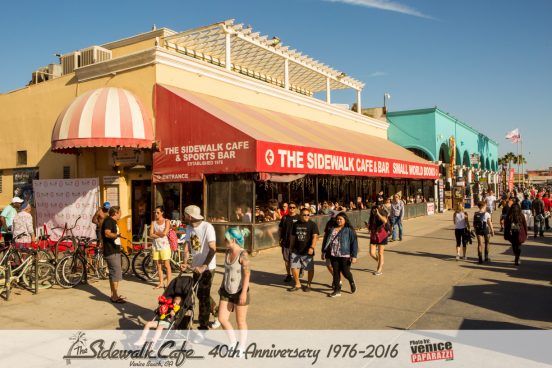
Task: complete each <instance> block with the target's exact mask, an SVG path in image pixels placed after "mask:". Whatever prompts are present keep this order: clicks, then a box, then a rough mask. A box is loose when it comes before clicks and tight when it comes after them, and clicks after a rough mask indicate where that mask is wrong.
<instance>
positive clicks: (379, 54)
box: [0, 0, 552, 168]
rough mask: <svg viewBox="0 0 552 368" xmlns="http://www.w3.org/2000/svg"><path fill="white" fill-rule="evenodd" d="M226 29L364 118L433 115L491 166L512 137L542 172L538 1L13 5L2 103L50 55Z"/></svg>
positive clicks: (544, 144) (550, 45)
mask: <svg viewBox="0 0 552 368" xmlns="http://www.w3.org/2000/svg"><path fill="white" fill-rule="evenodd" d="M230 18H234V19H236V22H239V23H245V24H250V25H251V26H252V27H253V29H254V30H255V31H259V32H261V33H262V34H266V35H269V36H270V37H272V36H274V35H277V36H278V37H279V38H280V39H281V40H282V43H283V44H284V45H288V46H290V47H291V48H295V49H297V50H299V51H301V52H303V53H305V54H307V55H309V56H311V57H313V58H315V59H317V60H319V61H321V62H323V63H325V64H327V65H330V66H331V67H333V68H335V69H338V70H342V71H344V72H345V73H347V74H348V75H351V76H352V77H354V78H356V79H360V80H362V81H363V82H365V83H366V87H365V89H364V91H363V101H362V104H363V106H365V107H368V106H381V105H382V100H383V94H384V93H385V92H389V93H390V94H391V100H390V101H389V108H390V110H391V111H397V110H406V109H417V108H427V107H433V106H438V107H439V108H440V109H441V110H444V111H446V112H448V113H450V114H451V115H453V116H455V117H456V118H458V119H459V120H461V121H463V122H465V123H467V124H469V125H471V126H473V127H474V128H476V129H477V130H479V131H481V132H483V133H485V134H487V135H488V136H489V137H490V138H492V139H494V140H495V141H497V142H498V143H499V144H500V146H499V153H500V154H501V155H502V154H504V153H505V152H508V151H514V152H515V146H514V145H512V144H511V143H509V142H508V141H507V140H505V139H504V135H505V134H506V133H507V132H508V131H509V130H512V129H514V128H520V131H521V134H522V136H523V138H524V151H525V152H524V153H525V156H526V157H527V159H528V161H529V164H528V167H529V168H540V167H548V166H552V160H551V153H552V150H551V149H550V148H549V147H550V146H551V144H550V142H551V141H552V137H549V136H548V134H547V133H548V130H549V127H550V126H551V125H552V112H551V111H552V110H551V109H550V108H549V106H551V105H552V68H551V66H552V21H551V20H550V19H551V18H552V1H548V0H525V1H523V0H500V1H498V0H462V1H453V0H446V1H443V0H418V1H414V0H393V1H388V0H273V1H266V0H256V1H239V0H236V1H230V0H226V1H214V0H202V1H196V0H186V1H184V0H181V1H162V2H161V1H160V2H157V1H155V2H154V1H142V0H135V1H126V0H125V1H116V0H111V1H104V0H96V1H88V2H84V1H69V0H60V1H56V2H43V1H40V2H39V1H17V2H14V1H12V2H9V3H6V4H3V5H2V12H1V14H0V22H1V23H0V24H2V26H3V27H2V28H3V31H2V32H1V33H0V41H1V42H2V45H3V47H2V57H1V58H0V65H1V70H2V71H3V75H2V77H1V78H0V91H1V92H7V91H10V90H14V89H17V88H20V87H23V86H24V85H25V84H26V83H27V82H28V81H29V80H30V77H31V72H32V71H33V70H36V69H37V68H38V67H40V66H43V65H47V64H48V63H53V62H56V61H57V58H56V57H55V56H54V54H55V53H66V52H70V51H73V50H77V49H81V48H84V47H88V46H91V45H95V44H102V43H107V42H110V41H114V40H117V39H121V38H125V37H128V36H131V35H133V34H137V33H141V32H145V31H148V30H150V29H151V26H152V25H153V24H156V25H157V27H167V28H171V29H173V30H175V31H183V30H186V29H190V28H193V27H197V26H201V25H206V24H210V23H214V22H218V21H221V20H224V19H230ZM354 96H355V95H354V93H353V92H352V91H348V92H344V93H339V94H337V95H336V96H333V100H334V101H333V102H343V103H351V102H353V101H354Z"/></svg>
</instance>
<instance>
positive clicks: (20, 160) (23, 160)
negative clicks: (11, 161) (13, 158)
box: [17, 151, 27, 165]
mask: <svg viewBox="0 0 552 368" xmlns="http://www.w3.org/2000/svg"><path fill="white" fill-rule="evenodd" d="M17 165H27V151H17Z"/></svg>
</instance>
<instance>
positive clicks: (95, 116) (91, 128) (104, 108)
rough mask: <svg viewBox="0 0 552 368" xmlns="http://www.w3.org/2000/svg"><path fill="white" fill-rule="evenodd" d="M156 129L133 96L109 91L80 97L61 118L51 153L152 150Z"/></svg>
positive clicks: (106, 89)
mask: <svg viewBox="0 0 552 368" xmlns="http://www.w3.org/2000/svg"><path fill="white" fill-rule="evenodd" d="M153 139H154V138H153V128H152V124H151V119H150V118H149V116H148V113H147V112H146V110H145V109H144V107H143V106H142V104H141V103H140V101H139V100H138V99H137V98H136V96H134V95H133V94H132V93H131V92H129V91H127V90H125V89H123V88H115V87H106V88H98V89H94V90H92V91H89V92H86V93H84V94H83V95H81V96H79V97H77V98H76V99H75V100H74V101H73V102H71V103H70V104H69V106H67V107H66V108H65V110H64V111H63V112H62V113H61V114H60V115H59V117H58V119H57V121H56V125H55V127H54V131H53V132H52V146H51V150H52V151H54V152H60V153H76V152H77V150H78V149H79V148H92V147H132V148H151V146H152V143H153Z"/></svg>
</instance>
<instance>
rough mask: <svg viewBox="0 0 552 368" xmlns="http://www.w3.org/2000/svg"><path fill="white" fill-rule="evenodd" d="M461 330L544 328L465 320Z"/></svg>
mask: <svg viewBox="0 0 552 368" xmlns="http://www.w3.org/2000/svg"><path fill="white" fill-rule="evenodd" d="M458 329H459V330H542V328H538V327H533V326H527V325H520V324H518V323H510V322H501V321H482V320H477V319H465V320H464V321H463V322H462V324H461V325H460V327H459V328H458Z"/></svg>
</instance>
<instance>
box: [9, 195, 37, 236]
mask: <svg viewBox="0 0 552 368" xmlns="http://www.w3.org/2000/svg"><path fill="white" fill-rule="evenodd" d="M31 211H32V207H31V204H30V203H29V202H25V203H23V205H21V208H20V209H19V213H18V214H17V215H15V217H14V219H13V238H14V239H15V241H16V242H17V243H35V242H36V237H35V234H34V226H33V216H32V215H31Z"/></svg>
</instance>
